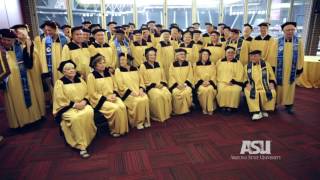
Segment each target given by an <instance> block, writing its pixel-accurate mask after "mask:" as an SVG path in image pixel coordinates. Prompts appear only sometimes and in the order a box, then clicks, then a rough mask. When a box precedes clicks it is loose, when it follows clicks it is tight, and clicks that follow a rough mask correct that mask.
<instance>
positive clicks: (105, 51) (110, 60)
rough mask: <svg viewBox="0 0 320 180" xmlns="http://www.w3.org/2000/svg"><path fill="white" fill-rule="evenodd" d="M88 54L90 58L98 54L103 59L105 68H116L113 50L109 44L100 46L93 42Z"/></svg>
mask: <svg viewBox="0 0 320 180" xmlns="http://www.w3.org/2000/svg"><path fill="white" fill-rule="evenodd" d="M89 52H90V55H91V56H94V55H95V54H97V53H100V54H101V55H103V56H104V57H105V64H106V67H111V68H113V69H115V68H116V59H115V58H116V55H115V54H114V53H115V52H114V49H113V48H112V47H111V46H110V45H109V44H107V43H104V44H102V45H101V44H98V43H96V42H93V43H92V44H91V45H90V46H89Z"/></svg>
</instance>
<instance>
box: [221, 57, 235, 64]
mask: <svg viewBox="0 0 320 180" xmlns="http://www.w3.org/2000/svg"><path fill="white" fill-rule="evenodd" d="M221 62H227V58H223V59H222V60H221ZM231 62H233V63H236V62H238V60H237V59H236V58H233V59H232V60H231Z"/></svg>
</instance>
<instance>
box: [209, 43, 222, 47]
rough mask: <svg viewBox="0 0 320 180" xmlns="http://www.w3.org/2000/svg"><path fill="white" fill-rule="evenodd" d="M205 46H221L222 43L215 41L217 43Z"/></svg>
mask: <svg viewBox="0 0 320 180" xmlns="http://www.w3.org/2000/svg"><path fill="white" fill-rule="evenodd" d="M207 46H213V47H222V44H221V43H217V44H212V43H209V44H208V45H207Z"/></svg>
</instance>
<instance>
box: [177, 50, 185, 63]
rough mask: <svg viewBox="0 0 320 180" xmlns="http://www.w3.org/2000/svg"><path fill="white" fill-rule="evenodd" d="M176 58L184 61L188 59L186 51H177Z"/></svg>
mask: <svg viewBox="0 0 320 180" xmlns="http://www.w3.org/2000/svg"><path fill="white" fill-rule="evenodd" d="M176 59H177V60H178V61H184V60H186V53H184V52H177V53H176Z"/></svg>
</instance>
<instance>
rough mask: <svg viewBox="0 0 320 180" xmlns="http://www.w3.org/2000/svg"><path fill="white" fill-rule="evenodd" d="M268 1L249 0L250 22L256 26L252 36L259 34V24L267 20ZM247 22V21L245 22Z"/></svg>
mask: <svg viewBox="0 0 320 180" xmlns="http://www.w3.org/2000/svg"><path fill="white" fill-rule="evenodd" d="M267 6H268V1H266V0H248V21H247V22H248V23H249V24H251V25H252V26H253V28H254V30H253V32H252V36H257V35H258V34H259V28H258V24H260V23H262V22H265V21H266V16H267V8H266V7H267ZM244 23H246V22H244Z"/></svg>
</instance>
